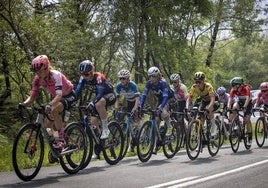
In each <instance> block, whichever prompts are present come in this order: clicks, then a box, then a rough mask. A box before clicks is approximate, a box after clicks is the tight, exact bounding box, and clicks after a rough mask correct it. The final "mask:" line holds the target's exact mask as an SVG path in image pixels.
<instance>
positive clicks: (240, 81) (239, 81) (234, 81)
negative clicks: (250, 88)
mask: <svg viewBox="0 0 268 188" xmlns="http://www.w3.org/2000/svg"><path fill="white" fill-rule="evenodd" d="M243 83H244V80H243V78H241V77H234V78H233V79H232V80H231V81H230V84H243Z"/></svg>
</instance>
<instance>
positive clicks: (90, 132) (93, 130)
mask: <svg viewBox="0 0 268 188" xmlns="http://www.w3.org/2000/svg"><path fill="white" fill-rule="evenodd" d="M78 109H79V113H80V114H81V115H82V114H83V116H82V117H81V122H72V123H71V124H69V125H77V126H80V127H82V128H83V129H84V131H85V132H86V137H87V139H86V141H87V145H88V146H89V148H90V149H88V151H87V156H86V159H85V162H84V165H83V166H82V169H84V168H86V167H87V166H88V164H89V163H90V161H91V158H92V154H93V145H94V151H95V153H96V154H100V153H101V152H102V153H103V157H104V159H105V161H106V162H107V163H108V164H110V165H115V164H117V163H118V162H119V161H120V160H121V159H122V153H123V147H124V145H123V144H124V137H123V132H122V130H121V128H120V125H119V124H118V123H117V122H115V121H110V122H109V123H108V128H109V130H110V134H109V137H108V138H107V139H100V136H101V134H100V133H99V131H98V129H97V127H96V126H95V125H91V124H90V114H91V113H90V110H88V108H87V106H79V107H78Z"/></svg>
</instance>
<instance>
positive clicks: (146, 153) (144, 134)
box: [137, 121, 155, 162]
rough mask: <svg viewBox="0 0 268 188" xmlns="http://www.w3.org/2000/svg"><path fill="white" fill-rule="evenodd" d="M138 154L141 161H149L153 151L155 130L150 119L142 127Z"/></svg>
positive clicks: (139, 134)
mask: <svg viewBox="0 0 268 188" xmlns="http://www.w3.org/2000/svg"><path fill="white" fill-rule="evenodd" d="M137 141H138V145H137V155H138V157H139V160H140V161H141V162H147V161H148V160H149V159H150V158H151V156H152V153H153V149H154V142H155V132H154V130H153V125H152V123H151V122H150V121H146V122H145V123H144V124H143V125H142V126H141V128H140V130H139V133H138V137H137Z"/></svg>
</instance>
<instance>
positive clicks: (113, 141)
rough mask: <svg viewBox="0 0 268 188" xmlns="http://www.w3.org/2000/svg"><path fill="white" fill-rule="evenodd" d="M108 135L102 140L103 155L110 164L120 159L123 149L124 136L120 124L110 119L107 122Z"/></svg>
mask: <svg viewBox="0 0 268 188" xmlns="http://www.w3.org/2000/svg"><path fill="white" fill-rule="evenodd" d="M108 128H109V130H110V135H109V137H108V138H107V139H105V140H103V142H105V144H104V145H103V157H104V159H105V161H106V162H107V163H108V164H110V165H115V164H117V163H118V162H119V161H120V160H121V159H122V154H123V149H124V136H123V132H122V130H121V127H120V125H119V124H118V123H117V122H115V121H112V122H110V123H109V124H108Z"/></svg>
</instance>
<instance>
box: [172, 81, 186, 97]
mask: <svg viewBox="0 0 268 188" xmlns="http://www.w3.org/2000/svg"><path fill="white" fill-rule="evenodd" d="M171 89H172V90H173V92H174V97H175V99H176V100H179V101H180V100H182V101H186V99H187V95H188V91H187V87H186V85H184V84H180V87H178V88H174V87H171Z"/></svg>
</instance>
